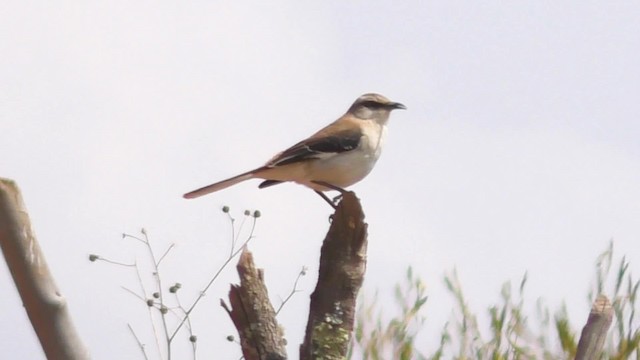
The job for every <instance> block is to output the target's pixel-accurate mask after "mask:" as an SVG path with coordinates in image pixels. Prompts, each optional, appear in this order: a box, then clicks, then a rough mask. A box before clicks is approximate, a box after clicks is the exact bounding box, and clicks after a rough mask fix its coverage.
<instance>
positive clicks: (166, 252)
mask: <svg viewBox="0 0 640 360" xmlns="http://www.w3.org/2000/svg"><path fill="white" fill-rule="evenodd" d="M175 245H176V244H171V245H169V247H168V248H167V250H166V251H165V252H164V254H162V256H160V259H158V265H157V266H158V267H160V263H161V262H162V260H163V259H164V258H165V256H167V254H169V251H171V249H173V247H174V246H175Z"/></svg>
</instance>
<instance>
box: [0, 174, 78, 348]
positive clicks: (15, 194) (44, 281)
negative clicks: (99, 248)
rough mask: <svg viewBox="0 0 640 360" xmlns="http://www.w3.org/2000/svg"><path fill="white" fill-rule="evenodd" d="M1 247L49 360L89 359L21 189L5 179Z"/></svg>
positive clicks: (0, 197) (0, 195)
mask: <svg viewBox="0 0 640 360" xmlns="http://www.w3.org/2000/svg"><path fill="white" fill-rule="evenodd" d="M0 248H2V253H3V254H4V258H5V260H6V262H7V265H8V267H9V271H10V272H11V276H12V277H13V281H14V283H15V284H16V287H17V289H18V292H19V294H20V297H21V298H22V302H23V304H24V307H25V310H26V311H27V315H28V316H29V320H30V321H31V325H32V326H33V329H34V330H35V332H36V335H37V336H38V339H39V340H40V344H41V345H42V349H43V350H44V353H45V355H46V357H47V359H53V360H57V359H60V360H75V359H89V354H88V352H87V350H86V348H85V346H84V345H83V343H82V341H81V340H80V337H79V336H78V333H77V332H76V329H75V327H74V326H73V322H72V321H71V317H70V315H69V311H68V306H67V302H66V300H65V298H64V297H63V296H62V295H61V293H60V290H59V289H58V287H57V286H56V284H55V281H54V279H53V276H52V275H51V273H50V272H49V267H48V266H47V263H46V261H45V257H44V254H43V253H42V250H41V249H40V245H38V242H37V241H36V237H35V234H34V232H33V230H32V229H31V221H30V220H29V214H28V213H27V210H26V207H25V205H24V202H23V201H22V196H21V195H20V190H19V189H18V187H17V186H16V184H15V183H14V182H13V181H11V180H8V179H2V178H0Z"/></svg>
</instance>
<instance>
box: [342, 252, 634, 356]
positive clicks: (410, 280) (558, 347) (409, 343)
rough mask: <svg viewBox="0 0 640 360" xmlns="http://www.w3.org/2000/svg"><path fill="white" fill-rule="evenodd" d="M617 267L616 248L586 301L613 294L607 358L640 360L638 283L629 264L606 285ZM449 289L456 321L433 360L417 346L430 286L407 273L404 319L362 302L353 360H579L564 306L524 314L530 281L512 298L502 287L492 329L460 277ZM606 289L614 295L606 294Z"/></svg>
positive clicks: (449, 277)
mask: <svg viewBox="0 0 640 360" xmlns="http://www.w3.org/2000/svg"><path fill="white" fill-rule="evenodd" d="M612 264H613V244H612V243H611V244H610V245H609V247H608V248H607V249H606V250H605V251H604V252H603V253H602V254H601V255H600V256H599V257H598V261H597V263H596V274H595V275H596V280H595V286H594V289H592V291H591V292H590V294H589V298H588V300H589V302H590V303H593V302H594V301H595V299H596V296H597V295H598V294H610V296H609V298H611V299H613V301H612V303H613V309H614V314H615V316H614V325H613V327H612V329H611V330H610V331H609V336H608V343H607V345H606V346H605V349H604V354H603V356H604V358H607V359H620V360H622V359H629V358H636V359H640V324H639V321H638V319H637V318H636V317H635V313H636V310H637V302H636V301H637V298H638V288H639V287H640V282H638V281H634V280H633V277H632V276H631V273H630V272H629V263H628V262H627V261H626V258H625V257H623V258H622V259H621V260H620V262H619V265H618V267H617V271H616V272H615V274H613V275H614V278H613V279H609V278H610V276H609V275H610V272H611V268H612ZM444 281H445V285H446V287H447V289H448V290H449V292H450V293H451V295H452V296H453V298H454V306H453V316H452V318H451V320H450V321H449V322H448V323H447V324H446V325H445V326H444V328H443V330H442V333H441V336H440V344H439V346H438V347H437V348H436V349H435V351H434V352H433V353H432V354H431V355H430V356H425V355H424V354H425V352H426V351H427V349H424V348H420V349H419V348H418V345H417V344H416V342H415V339H416V336H417V335H418V333H419V332H420V330H421V327H422V325H423V324H424V321H425V315H424V314H423V307H424V305H425V303H426V300H427V296H426V295H425V286H424V283H423V282H422V280H421V279H420V278H419V277H418V276H416V275H415V274H414V273H413V270H412V269H411V268H409V269H408V270H407V275H406V277H405V279H404V283H403V284H402V285H400V284H398V285H396V288H395V302H396V304H397V305H398V308H399V314H397V315H396V316H395V317H393V318H392V319H391V320H388V321H385V320H384V319H383V317H382V314H381V311H380V306H379V305H378V303H377V296H375V297H374V298H373V299H372V300H369V299H367V298H364V297H363V298H362V299H361V305H360V311H359V313H358V318H357V322H356V330H355V336H354V341H353V346H352V351H351V352H350V355H351V356H350V358H352V359H353V358H356V356H358V355H361V358H362V359H363V360H378V359H399V360H410V359H417V360H420V359H434V360H437V359H459V360H463V359H493V360H506V359H549V360H553V359H572V358H574V357H575V355H576V350H577V344H578V335H579V333H580V332H579V331H578V330H576V329H575V328H574V327H573V326H572V325H571V323H570V321H569V318H568V315H567V309H566V307H565V306H564V305H563V306H562V307H561V308H560V310H558V311H557V312H556V313H555V315H554V316H553V321H552V319H551V316H550V315H549V314H550V312H549V310H548V308H547V307H546V306H545V305H544V304H543V302H542V301H540V300H539V301H538V302H537V304H536V306H535V309H536V311H535V315H534V316H533V317H530V316H528V315H527V314H526V312H525V309H526V306H525V305H526V304H525V296H524V290H525V286H526V283H527V275H526V274H525V275H524V276H523V277H522V280H521V281H520V283H519V285H518V287H517V288H516V289H515V291H514V288H513V286H512V285H511V283H510V282H506V283H505V284H504V285H503V287H502V290H501V292H500V301H499V302H498V303H497V304H494V305H491V306H489V307H488V309H487V313H486V314H487V315H488V318H489V322H488V329H481V326H480V324H479V321H478V320H477V319H478V317H477V316H476V315H475V314H474V313H473V312H472V311H471V309H470V307H469V305H468V302H467V299H466V298H465V297H464V294H463V291H462V285H461V284H460V281H459V279H458V276H457V273H456V271H455V270H453V271H451V272H449V273H448V274H446V275H445V278H444ZM608 287H611V289H609V291H607V288H608ZM376 295H377V294H376ZM483 330H484V331H483Z"/></svg>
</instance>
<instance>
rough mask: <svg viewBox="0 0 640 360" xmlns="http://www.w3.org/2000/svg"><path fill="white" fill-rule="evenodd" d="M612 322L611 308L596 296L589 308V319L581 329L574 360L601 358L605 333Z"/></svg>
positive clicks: (600, 296)
mask: <svg viewBox="0 0 640 360" xmlns="http://www.w3.org/2000/svg"><path fill="white" fill-rule="evenodd" d="M612 321H613V307H612V306H611V302H609V299H607V297H606V296H604V295H602V294H601V295H598V297H597V298H596V300H595V301H594V303H593V306H592V307H591V312H590V313H589V319H588V320H587V323H586V324H585V326H584V328H582V334H581V335H580V341H579V342H578V349H577V351H576V360H596V359H600V358H601V357H602V348H603V347H604V343H605V340H606V338H607V331H608V330H609V327H610V326H611V322H612Z"/></svg>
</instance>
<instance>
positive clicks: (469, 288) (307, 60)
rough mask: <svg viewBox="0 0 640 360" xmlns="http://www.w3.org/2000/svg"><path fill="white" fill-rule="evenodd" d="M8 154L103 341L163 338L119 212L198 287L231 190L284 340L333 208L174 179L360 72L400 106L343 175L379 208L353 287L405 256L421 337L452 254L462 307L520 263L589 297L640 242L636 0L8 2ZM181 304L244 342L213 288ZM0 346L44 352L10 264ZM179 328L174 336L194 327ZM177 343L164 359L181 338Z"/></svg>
mask: <svg viewBox="0 0 640 360" xmlns="http://www.w3.org/2000/svg"><path fill="white" fill-rule="evenodd" d="M0 54H1V55H0V176H3V177H9V178H12V179H15V180H16V181H18V183H19V185H20V187H21V189H22V191H23V194H24V198H25V200H26V203H27V206H28V209H29V211H30V215H31V219H32V222H33V224H34V226H35V230H36V233H37V235H38V238H39V240H40V243H41V245H42V248H43V250H44V251H45V253H46V256H47V260H48V262H49V265H50V267H51V269H52V271H53V273H54V275H55V277H56V280H57V282H58V284H59V286H60V288H61V290H62V291H63V293H64V294H65V295H66V297H67V298H68V301H69V305H70V307H71V311H72V314H73V317H74V320H75V322H76V325H77V327H78V330H79V332H80V334H81V335H82V338H83V339H84V340H85V342H86V344H87V345H88V347H89V348H90V350H91V353H92V355H93V357H94V358H95V359H140V358H141V356H140V354H139V352H138V350H137V349H136V346H135V343H134V341H133V339H132V338H131V336H130V334H129V333H128V331H127V328H126V323H127V322H130V323H131V324H132V325H133V326H134V327H135V328H136V329H137V330H138V331H139V332H140V333H141V334H142V335H143V336H145V337H146V342H147V343H148V344H149V345H148V346H149V347H150V348H151V349H153V346H152V341H151V338H150V337H149V333H148V331H147V330H148V328H147V325H148V318H147V314H146V310H145V308H144V306H143V305H141V303H140V302H138V301H137V300H136V299H135V298H133V297H132V296H131V295H129V294H127V293H126V292H124V291H123V290H122V289H120V285H126V286H129V287H131V288H135V286H136V285H135V284H136V282H135V276H134V275H133V273H132V272H131V271H129V270H127V269H123V268H118V267H110V266H107V265H106V264H93V263H90V262H89V261H87V255H88V254H89V253H99V254H101V255H104V256H108V257H110V258H113V259H119V260H123V261H133V259H134V257H137V258H138V259H140V261H142V259H144V256H143V252H142V251H139V249H140V248H139V246H137V245H136V244H135V243H133V242H132V241H130V240H122V239H121V237H120V235H121V233H122V232H129V233H135V232H137V231H138V230H139V228H141V227H145V228H146V229H147V230H148V231H149V233H150V234H151V237H152V240H153V241H154V244H155V245H156V246H157V251H158V252H161V250H162V249H163V248H164V247H166V246H167V245H168V244H169V243H176V248H175V249H174V250H173V251H172V252H171V254H170V256H169V257H168V258H167V260H166V263H165V264H164V267H163V271H164V274H163V279H164V280H165V283H167V284H168V283H171V282H174V281H180V282H182V283H183V289H182V290H181V292H182V299H183V300H184V301H185V302H186V303H188V302H189V300H190V299H191V298H193V296H195V295H196V294H197V292H198V289H200V288H201V287H202V286H203V284H204V283H205V282H206V281H207V279H208V278H209V277H210V274H211V273H212V271H213V270H214V269H216V268H217V266H219V264H220V262H221V261H222V260H223V258H224V257H225V255H226V253H227V251H228V246H229V232H230V231H229V226H228V222H227V220H226V219H225V217H224V216H223V214H222V213H221V212H220V211H219V209H220V208H221V206H222V205H225V204H226V205H229V206H231V207H232V212H234V213H235V214H236V216H237V217H241V213H242V211H243V210H244V209H245V208H249V209H260V210H261V211H262V213H263V216H262V218H260V220H259V222H258V226H257V229H256V235H257V238H256V239H255V240H254V242H253V243H252V245H251V249H252V250H253V251H254V254H255V256H256V261H257V263H258V265H259V266H260V267H263V268H264V269H265V272H266V280H267V283H268V285H269V289H270V293H271V295H272V297H273V299H274V302H275V303H278V301H279V300H278V299H279V298H280V297H284V296H286V294H287V293H288V291H289V289H290V287H291V285H292V283H293V280H294V278H295V276H296V274H297V272H298V271H299V269H300V268H301V267H302V266H308V267H309V275H308V276H307V277H305V278H303V279H302V280H301V283H300V287H301V288H302V289H303V292H301V293H300V294H298V295H296V296H295V297H294V298H293V300H292V301H291V302H290V303H289V304H288V306H287V307H286V308H285V310H283V313H282V315H281V321H282V324H283V326H284V327H285V328H286V331H287V337H288V340H289V344H290V345H289V354H290V356H291V357H292V358H296V357H297V355H296V353H297V347H298V344H299V343H300V339H301V337H302V331H303V327H304V323H305V321H306V316H307V306H308V295H309V293H310V291H311V290H312V289H313V286H314V285H315V279H314V277H315V274H316V272H317V261H318V255H319V247H320V244H321V240H322V238H323V235H324V233H325V231H326V230H327V228H328V221H327V216H328V215H329V213H330V210H331V209H330V208H329V207H328V206H327V205H326V204H325V203H324V202H323V201H322V200H321V199H320V198H319V197H318V196H317V195H315V194H314V193H313V192H311V191H309V190H306V189H304V188H302V187H299V186H296V185H281V186H278V187H274V188H270V189H268V190H258V189H257V188H256V186H257V184H258V183H257V181H254V182H247V183H244V184H242V185H239V186H236V187H234V188H231V189H228V190H225V191H224V192H221V193H218V194H215V195H211V196H209V197H206V198H202V199H198V200H193V201H187V200H184V199H182V198H181V194H182V193H183V192H185V191H188V190H192V189H193V188H195V187H199V186H201V185H206V184H208V183H210V182H213V181H217V180H220V179H222V178H224V177H227V176H231V175H234V174H236V173H238V172H241V171H244V170H247V169H248V168H251V167H254V166H257V165H260V164H262V163H263V162H264V161H266V160H267V159H268V158H269V157H270V156H271V155H273V154H274V153H276V152H277V151H279V150H281V149H283V148H285V147H287V146H289V145H292V144H293V143H295V142H297V141H298V140H299V139H301V138H303V137H305V136H307V135H309V134H311V133H312V132H314V131H315V130H317V129H318V128H320V127H321V126H324V125H325V124H326V123H328V122H329V121H332V120H334V119H335V118H337V117H338V116H340V115H341V114H342V113H343V112H344V111H345V110H346V109H347V107H348V106H349V105H350V104H351V102H352V101H353V100H354V99H355V98H356V97H357V96H359V95H361V94H362V93H365V92H379V93H382V94H384V95H386V96H387V97H389V98H391V99H392V100H395V101H399V102H402V103H404V104H406V105H407V107H408V110H407V111H397V112H394V113H393V115H392V118H391V122H390V131H389V138H388V142H387V147H386V148H385V151H384V153H383V155H382V157H381V159H380V162H379V164H378V166H377V168H376V169H375V170H374V171H373V172H372V173H371V174H370V176H369V177H368V178H367V179H366V180H364V181H362V182H361V183H360V184H357V185H356V186H354V187H353V189H354V190H355V191H356V192H357V194H358V196H359V197H360V198H361V199H362V203H363V206H364V209H365V212H366V215H367V221H368V222H369V224H370V227H369V229H370V236H369V265H368V273H367V280H366V283H365V291H366V292H367V293H369V294H371V293H373V292H374V291H375V290H376V289H379V290H380V292H381V296H382V304H383V305H384V306H387V307H390V306H391V301H390V299H391V296H390V294H391V291H392V286H393V284H394V283H395V282H397V281H399V280H401V279H402V276H403V274H404V272H405V269H406V268H407V266H409V265H412V266H413V267H414V268H415V270H416V272H417V273H418V274H419V275H420V276H422V277H423V278H424V280H425V281H426V283H427V286H428V295H429V300H428V303H427V306H426V311H427V312H426V314H427V317H428V318H427V322H426V328H425V330H424V331H425V332H424V334H425V336H423V337H422V340H421V342H422V348H423V349H424V350H425V351H426V352H427V353H429V352H431V351H433V350H434V349H435V347H436V345H437V343H438V341H439V339H438V333H439V331H440V329H441V327H442V326H443V325H444V323H445V321H446V320H447V319H448V318H449V315H450V313H451V308H452V304H453V301H452V299H451V297H450V295H449V294H448V293H447V292H446V291H445V289H444V286H443V282H442V276H443V274H444V272H445V271H448V270H451V269H452V268H454V267H457V269H458V272H459V274H460V278H461V280H462V282H463V285H464V289H465V292H466V294H467V296H468V297H469V299H470V306H471V308H472V309H473V310H475V311H479V312H482V311H483V309H484V308H486V307H487V306H488V305H490V304H492V303H493V302H496V301H498V296H499V295H498V294H499V289H500V287H501V284H502V283H503V282H504V281H507V280H511V281H513V282H518V281H519V279H520V278H521V276H522V275H523V274H524V273H525V272H529V283H528V287H527V294H528V297H527V301H528V302H529V303H531V304H532V303H533V302H535V300H536V299H537V298H538V297H543V298H544V299H545V300H546V301H547V303H548V304H549V305H550V306H551V307H552V309H557V308H559V307H560V305H561V304H562V301H564V302H566V304H567V306H568V307H569V309H570V315H571V318H572V321H573V322H574V324H576V326H577V325H580V324H582V323H583V322H584V320H585V319H586V315H587V311H588V307H589V304H588V302H587V293H588V290H589V287H590V284H591V280H592V278H593V276H592V274H593V265H594V262H595V258H596V256H597V254H598V253H600V252H601V251H602V250H604V249H605V248H606V246H607V243H608V242H609V241H610V240H611V239H613V240H614V243H615V246H616V252H617V254H618V255H623V254H626V256H627V257H628V259H629V260H630V261H631V263H632V267H631V270H632V271H634V270H635V273H636V274H637V273H638V270H639V266H640V265H639V264H640V248H639V246H638V241H639V240H640V222H639V219H640V187H639V184H640V141H639V137H640V101H639V99H640V66H639V64H640V4H638V3H637V2H634V1H612V2H606V3H605V2H593V1H562V2H558V1H529V2H518V3H517V4H516V2H503V1H488V2H477V1H436V2H433V1H431V2H425V1H405V2H392V1H386V2H382V1H379V2H378V1H375V2H370V1H369V2H364V1H353V2H343V1H322V2H315V3H313V4H302V3H299V2H294V1H290V2H280V1H269V2H252V3H243V2H238V1H222V2H221V1H188V2H185V1H179V2H170V1H109V2H76V1H60V2H47V1H22V2H9V1H4V2H3V4H2V10H1V11H0ZM235 279H236V278H235V275H234V274H233V271H232V269H231V268H230V269H228V271H227V272H226V273H225V276H223V277H222V278H221V279H220V280H219V281H218V283H217V285H216V286H215V287H214V288H212V290H211V291H210V294H209V296H207V298H206V299H205V301H204V302H202V304H201V305H200V308H199V309H198V310H197V311H196V312H195V313H194V317H193V320H194V326H195V332H196V333H197V334H198V337H199V353H198V354H199V355H200V357H202V358H225V359H237V358H238V355H239V350H238V347H237V346H236V345H235V344H232V343H228V342H227V341H226V340H225V339H224V338H225V336H226V335H227V334H233V333H235V330H234V328H233V327H232V324H231V322H230V320H229V319H228V317H227V315H226V314H225V313H224V312H223V311H222V310H221V308H220V307H219V306H218V301H219V298H221V297H226V291H227V289H228V284H229V283H230V282H233V281H235ZM0 286H1V288H2V289H3V295H2V296H1V297H0V308H1V309H2V311H1V312H0V314H1V315H0V354H3V357H6V358H15V359H18V358H20V359H39V358H42V355H41V351H40V349H39V346H38V344H37V342H36V339H35V337H34V335H33V331H32V330H31V328H30V325H29V323H28V321H27V318H26V315H25V314H24V312H23V309H22V306H21V302H20V300H19V298H18V297H17V295H16V292H15V290H14V286H13V284H12V281H11V279H10V277H9V276H8V272H7V270H6V268H5V267H4V266H2V267H0ZM185 343H186V342H185V341H180V342H179V344H185ZM187 355H189V352H188V350H186V349H185V348H184V347H183V348H180V347H179V349H177V350H176V357H177V358H187Z"/></svg>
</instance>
